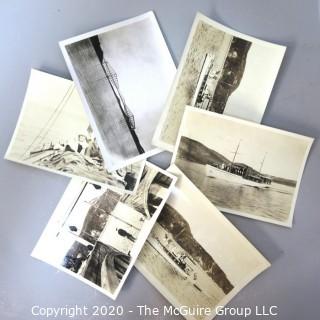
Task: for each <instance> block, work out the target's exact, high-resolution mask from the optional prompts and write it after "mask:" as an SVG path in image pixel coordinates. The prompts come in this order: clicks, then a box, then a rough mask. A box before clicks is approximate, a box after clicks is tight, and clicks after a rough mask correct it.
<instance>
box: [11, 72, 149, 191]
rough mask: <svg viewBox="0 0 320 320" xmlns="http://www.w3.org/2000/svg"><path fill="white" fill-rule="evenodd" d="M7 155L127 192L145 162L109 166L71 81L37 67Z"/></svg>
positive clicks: (132, 186)
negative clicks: (110, 169) (110, 170)
mask: <svg viewBox="0 0 320 320" xmlns="http://www.w3.org/2000/svg"><path fill="white" fill-rule="evenodd" d="M5 159H8V160H11V161H15V162H19V163H21V164H25V165H29V166H33V167H36V168H40V169H44V170H47V171H51V172H54V173H59V174H62V175H66V176H69V177H81V178H82V179H84V180H86V181H89V182H93V183H99V184H105V185H108V186H110V187H114V188H116V189H119V190H124V191H127V192H132V191H134V190H135V188H136V187H137V185H138V182H139V179H140V176H141V173H142V169H143V166H144V162H143V161H142V162H138V163H134V164H132V165H129V166H127V167H124V168H122V169H119V170H117V171H114V172H109V171H108V170H107V169H106V168H105V166H104V161H103V158H102V156H101V152H100V149H99V147H98V145H97V143H96V138H95V136H94V134H93V132H92V130H91V127H90V125H89V121H88V119H87V116H86V114H85V112H84V110H83V106H82V102H81V99H80V97H79V95H78V93H77V91H76V89H75V86H74V84H73V82H72V81H70V80H67V79H63V78H60V77H57V76H54V75H51V74H48V73H45V72H41V71H38V70H35V69H32V70H31V74H30V78H29V83H28V88H27V92H26V95H25V99H24V102H23V106H22V109H21V112H20V116H19V119H18V122H17V126H16V129H15V131H14V134H13V137H12V139H11V142H10V145H9V147H8V150H7V152H6V155H5Z"/></svg>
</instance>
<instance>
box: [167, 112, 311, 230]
mask: <svg viewBox="0 0 320 320" xmlns="http://www.w3.org/2000/svg"><path fill="white" fill-rule="evenodd" d="M312 142H313V139H312V138H309V137H305V136H302V135H298V134H295V133H290V132H287V131H283V130H279V129H275V128H271V127H267V126H263V125H259V124H255V123H253V122H249V121H245V120H240V119H236V118H233V117H229V116H225V115H221V114H217V113H213V112H209V111H205V110H201V109H197V108H193V107H190V106H188V107H186V111H185V114H184V116H183V120H182V124H181V128H180V132H179V137H178V141H177V145H176V150H175V152H174V155H173V158H172V163H174V164H176V166H177V167H178V168H179V169H181V171H183V173H184V174H185V175H186V176H187V177H188V178H189V179H190V180H191V181H192V182H193V183H194V184H195V185H196V186H197V187H198V188H199V189H200V190H201V191H202V192H203V193H204V194H205V195H206V196H207V197H208V199H209V200H210V201H211V202H212V203H213V204H215V205H216V206H217V207H218V208H219V209H221V210H222V211H224V212H229V213H234V214H239V215H242V216H245V217H248V218H253V219H258V220H262V221H266V222H271V223H275V224H279V225H283V226H287V227H291V226H292V220H293V212H294V208H295V202H296V199H297V195H298V191H299V185H300V181H301V178H302V173H303V170H304V167H305V164H306V160H307V157H308V154H309V150H310V148H311V145H312Z"/></svg>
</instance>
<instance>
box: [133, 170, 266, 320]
mask: <svg viewBox="0 0 320 320" xmlns="http://www.w3.org/2000/svg"><path fill="white" fill-rule="evenodd" d="M168 171H170V172H171V173H173V174H174V175H176V176H177V177H178V180H177V183H176V185H175V187H174V188H173V191H172V193H171V195H170V197H169V199H168V201H167V202H166V204H165V206H164V207H163V209H162V211H161V213H160V215H159V218H158V220H157V222H156V224H155V226H154V228H153V229H152V231H151V233H150V235H149V237H148V239H147V241H146V243H145V245H144V247H143V249H142V250H141V252H140V254H139V257H138V259H137V262H136V264H135V266H136V267H137V269H138V270H139V271H140V272H141V273H142V274H143V275H144V276H145V277H146V278H147V279H148V280H149V281H150V282H151V283H152V285H154V286H155V287H156V288H157V289H158V290H159V291H160V292H161V294H162V295H163V296H164V297H165V298H166V299H168V301H169V302H170V303H171V304H172V305H173V306H174V307H176V308H180V307H181V306H186V307H188V310H189V311H188V312H187V313H188V316H185V317H186V318H187V319H193V320H194V319H196V320H204V319H208V320H209V319H210V320H211V319H212V318H213V316H214V315H215V308H216V307H217V306H224V305H226V304H227V303H228V302H229V301H230V300H231V299H232V298H233V297H234V296H235V295H236V294H237V293H238V292H239V291H240V290H241V289H242V288H243V287H244V286H246V285H247V284H248V283H249V282H250V281H251V280H253V279H254V278H255V277H256V276H257V275H259V274H260V273H261V272H263V271H264V270H265V269H267V268H268V267H269V266H270V264H269V262H268V261H267V260H266V259H265V258H264V257H263V256H262V255H261V254H260V253H259V252H258V250H257V249H256V248H254V247H253V246H252V245H251V244H250V242H249V241H248V240H247V239H246V238H245V237H244V236H243V235H242V234H241V233H240V232H239V231H238V230H237V229H236V228H235V227H234V226H233V225H232V224H231V223H230V222H229V221H228V220H227V219H226V218H225V217H224V216H223V215H222V214H221V213H220V212H219V211H218V210H217V209H216V207H215V206H214V205H212V203H210V201H209V200H208V199H207V198H206V197H205V196H204V195H203V194H202V193H201V192H200V191H199V190H198V189H197V188H196V186H194V185H193V183H192V182H191V181H190V180H189V179H188V178H187V177H186V176H184V175H183V174H182V172H181V171H180V170H179V169H177V168H176V167H175V166H174V165H173V166H171V167H170V168H169V169H168ZM197 308H198V309H200V308H210V309H211V313H210V315H209V316H208V315H207V316H204V315H203V314H202V315H200V314H195V313H194V311H193V310H194V309H197Z"/></svg>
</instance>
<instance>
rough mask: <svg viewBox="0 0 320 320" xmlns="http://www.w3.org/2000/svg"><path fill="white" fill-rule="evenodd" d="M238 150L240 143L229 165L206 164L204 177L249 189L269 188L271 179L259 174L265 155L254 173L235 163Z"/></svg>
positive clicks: (252, 170) (250, 169)
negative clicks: (258, 168) (248, 187)
mask: <svg viewBox="0 0 320 320" xmlns="http://www.w3.org/2000/svg"><path fill="white" fill-rule="evenodd" d="M239 148H240V142H239V144H238V146H237V149H236V151H235V152H234V157H233V159H232V162H231V163H227V164H226V163H221V164H206V166H205V170H206V176H207V177H210V178H217V179H222V180H225V181H228V182H231V183H236V184H241V185H246V186H250V187H256V188H269V187H270V185H271V183H272V179H271V177H269V176H267V175H264V174H262V173H261V171H262V168H263V164H264V162H265V159H266V156H267V154H265V156H264V158H263V160H262V162H261V165H260V170H259V171H256V170H254V169H253V168H251V167H249V166H248V165H246V164H243V163H236V162H235V159H236V156H237V154H238V151H239Z"/></svg>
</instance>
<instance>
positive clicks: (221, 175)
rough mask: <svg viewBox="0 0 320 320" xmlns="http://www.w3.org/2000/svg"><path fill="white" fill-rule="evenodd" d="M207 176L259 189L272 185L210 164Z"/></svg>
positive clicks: (207, 165)
mask: <svg viewBox="0 0 320 320" xmlns="http://www.w3.org/2000/svg"><path fill="white" fill-rule="evenodd" d="M206 176H207V177H211V178H217V179H223V180H226V181H228V182H232V183H237V184H241V185H245V186H250V187H257V188H269V187H270V184H267V183H262V182H256V181H252V180H249V179H245V178H243V177H242V176H239V175H237V174H234V173H231V172H228V171H226V170H222V169H219V168H216V167H214V166H211V165H209V164H206Z"/></svg>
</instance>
